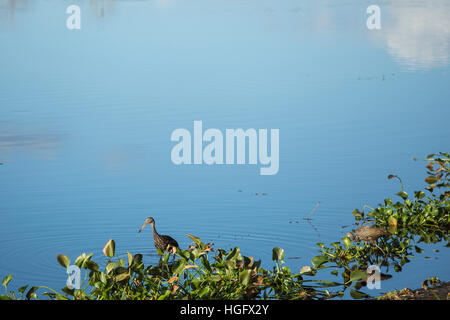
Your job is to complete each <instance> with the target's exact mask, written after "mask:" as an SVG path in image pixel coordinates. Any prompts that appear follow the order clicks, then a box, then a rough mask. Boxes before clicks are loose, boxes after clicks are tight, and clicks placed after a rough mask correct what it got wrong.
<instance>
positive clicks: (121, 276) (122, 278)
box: [115, 273, 130, 282]
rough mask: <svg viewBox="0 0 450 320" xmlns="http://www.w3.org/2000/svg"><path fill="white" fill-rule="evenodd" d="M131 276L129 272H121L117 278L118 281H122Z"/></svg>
mask: <svg viewBox="0 0 450 320" xmlns="http://www.w3.org/2000/svg"><path fill="white" fill-rule="evenodd" d="M129 276H130V275H129V274H128V273H121V274H119V275H117V276H116V278H115V279H116V281H117V282H120V281H124V280H126V279H128V277H129Z"/></svg>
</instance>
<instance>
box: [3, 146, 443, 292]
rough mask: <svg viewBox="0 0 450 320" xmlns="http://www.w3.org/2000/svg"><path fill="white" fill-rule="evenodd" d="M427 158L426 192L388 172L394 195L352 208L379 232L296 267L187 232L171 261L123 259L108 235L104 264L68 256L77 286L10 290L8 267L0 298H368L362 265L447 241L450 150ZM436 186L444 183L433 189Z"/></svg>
mask: <svg viewBox="0 0 450 320" xmlns="http://www.w3.org/2000/svg"><path fill="white" fill-rule="evenodd" d="M426 161H427V163H428V164H427V174H428V176H427V177H426V178H425V182H426V183H427V187H426V190H425V191H426V192H427V193H428V194H426V193H425V192H424V191H416V192H414V196H413V197H410V196H409V195H408V194H407V193H406V192H405V190H404V188H403V183H402V180H401V179H400V178H399V177H398V176H395V175H389V176H388V179H397V180H398V181H399V183H400V186H401V191H399V192H398V193H397V194H396V196H398V197H399V198H400V200H399V201H396V202H394V200H393V199H391V198H387V199H385V200H384V203H383V204H379V205H378V206H377V207H376V208H370V207H368V206H364V208H363V209H362V211H360V210H358V209H355V210H354V211H353V213H352V214H353V216H354V218H355V225H357V226H360V228H359V229H358V230H362V229H364V225H365V224H369V223H370V224H371V225H372V226H374V227H375V228H376V229H374V230H383V232H381V233H383V235H385V236H384V237H372V238H370V237H369V238H366V239H365V238H364V237H363V236H361V233H358V231H357V232H356V233H355V236H353V235H352V236H350V235H349V236H346V237H343V238H342V239H341V240H340V241H336V242H333V243H331V244H329V245H325V244H324V243H317V246H318V247H319V254H318V255H317V256H315V257H313V258H312V260H311V265H309V266H303V267H302V268H300V270H298V271H294V270H291V269H290V268H288V267H287V266H285V265H284V259H285V252H284V249H282V248H278V247H277V248H273V250H272V260H273V263H274V265H273V268H272V269H264V268H262V267H261V261H260V260H258V261H255V260H254V258H253V257H252V256H244V255H243V254H242V253H241V252H240V248H239V247H235V248H232V249H230V250H228V251H227V250H223V249H214V248H213V244H212V243H206V244H205V243H203V242H202V241H201V239H200V238H198V237H195V236H192V235H189V234H187V236H188V237H189V238H190V239H191V240H192V244H191V245H190V246H189V248H188V249H187V250H183V249H180V248H178V249H177V250H176V251H175V255H176V260H175V262H173V263H169V258H170V256H171V255H172V254H173V252H163V251H162V250H161V249H159V248H158V249H157V252H158V254H159V256H160V257H161V259H160V262H159V264H158V265H157V266H152V265H150V266H145V265H144V263H143V262H142V255H141V254H134V255H133V254H131V253H130V252H128V251H127V261H126V260H125V259H123V258H119V257H118V255H117V253H116V245H115V242H114V240H110V241H108V243H107V244H106V245H105V247H104V248H103V253H104V255H105V256H107V257H108V258H109V260H108V262H107V263H106V265H105V267H104V268H103V269H101V268H100V266H99V265H98V264H97V263H96V262H94V261H93V260H92V257H93V254H92V253H91V254H85V253H83V254H82V255H80V256H79V257H78V258H77V259H76V260H75V262H74V264H75V265H76V266H77V267H78V268H79V269H80V270H81V271H84V273H85V278H84V280H83V281H82V283H81V284H80V288H79V289H75V288H73V287H72V286H70V288H69V286H66V287H64V288H62V289H61V292H58V291H55V290H53V289H50V288H48V287H45V286H39V287H37V286H33V287H30V288H29V287H28V286H27V285H26V286H23V287H20V288H19V289H18V292H17V294H16V292H14V291H10V290H8V284H9V283H10V281H11V280H12V275H8V276H6V277H5V278H4V279H3V281H2V285H3V286H4V288H5V292H6V294H4V295H0V299H38V295H37V294H38V290H39V292H41V295H42V296H46V297H49V298H50V299H56V300H65V299H95V300H111V299H150V300H156V299H158V300H159V299H224V300H228V299H302V300H303V299H332V298H335V297H343V296H344V293H345V292H346V291H347V292H349V293H350V296H351V297H352V298H353V299H364V298H371V297H370V296H369V295H368V294H366V293H364V292H362V291H360V289H361V288H362V286H364V285H368V282H369V281H370V276H371V272H370V271H369V270H370V268H369V269H368V267H369V266H371V265H377V266H380V267H382V268H383V269H385V272H386V273H380V280H385V279H389V278H391V277H392V275H391V274H389V273H388V272H391V271H392V270H391V269H392V268H393V271H394V272H400V271H401V270H402V267H403V266H404V265H405V264H406V263H408V262H409V261H410V258H412V257H413V256H414V254H420V253H422V252H423V249H422V248H421V247H420V246H422V244H430V243H437V242H440V241H446V242H447V245H446V246H447V247H448V246H449V232H448V231H449V227H450V216H449V212H450V192H449V191H448V190H446V189H448V188H449V175H450V172H449V163H450V158H449V155H448V154H447V153H439V154H438V155H434V154H432V155H429V156H428V157H427V159H426ZM441 189H443V190H444V191H443V192H441V193H437V192H436V190H441ZM316 207H317V206H316ZM366 208H368V211H365V210H366ZM311 214H312V213H311ZM311 214H310V216H311ZM361 226H363V227H362V228H361ZM381 233H380V234H381ZM351 238H352V239H353V241H352V240H351ZM365 240H366V241H368V242H369V244H367V243H365ZM372 244H374V245H372ZM292 258H297V257H292ZM57 261H58V263H59V264H60V265H61V266H62V267H64V268H66V269H67V270H69V268H68V267H70V266H71V265H70V260H69V258H68V257H67V256H66V255H63V254H60V255H58V256H57ZM323 272H330V273H331V274H332V275H334V276H336V281H327V280H320V279H319V278H320V275H322V273H323ZM68 274H69V272H68ZM339 275H340V277H339ZM438 284H440V282H438V281H437V279H436V278H430V279H427V281H426V282H424V284H423V285H424V288H425V287H427V290H428V291H427V292H429V293H431V294H433V291H432V290H433V286H436V285H438ZM429 288H431V291H430V290H429ZM424 290H425V289H424ZM395 294H397V293H395ZM392 295H393V294H391V296H392ZM388 296H389V294H387V296H386V297H388ZM406 296H408V295H406Z"/></svg>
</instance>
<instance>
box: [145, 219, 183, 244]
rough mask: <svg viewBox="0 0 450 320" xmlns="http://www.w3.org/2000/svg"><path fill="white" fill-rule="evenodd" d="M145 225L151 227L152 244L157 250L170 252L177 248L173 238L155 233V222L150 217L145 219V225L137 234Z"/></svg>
mask: <svg viewBox="0 0 450 320" xmlns="http://www.w3.org/2000/svg"><path fill="white" fill-rule="evenodd" d="M147 224H150V225H151V226H152V231H153V243H154V245H155V247H156V248H157V249H161V250H162V251H167V250H171V249H172V248H178V242H177V241H176V240H175V239H174V238H172V237H171V236H167V235H161V234H159V233H158V232H157V231H156V228H155V220H154V219H153V218H152V217H148V218H147V219H145V223H144V224H143V226H142V227H141V229H140V230H139V232H141V231H142V229H144V227H145V226H146V225H147Z"/></svg>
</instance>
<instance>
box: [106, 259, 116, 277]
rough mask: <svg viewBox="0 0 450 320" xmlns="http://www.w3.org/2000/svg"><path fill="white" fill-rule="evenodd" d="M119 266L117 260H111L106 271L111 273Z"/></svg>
mask: <svg viewBox="0 0 450 320" xmlns="http://www.w3.org/2000/svg"><path fill="white" fill-rule="evenodd" d="M118 266H119V264H118V263H117V262H109V263H108V264H107V265H106V267H105V270H106V273H107V274H109V273H110V272H111V271H112V270H113V269H115V268H116V267H118Z"/></svg>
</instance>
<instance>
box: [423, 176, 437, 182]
mask: <svg viewBox="0 0 450 320" xmlns="http://www.w3.org/2000/svg"><path fill="white" fill-rule="evenodd" d="M438 181H439V178H437V177H434V176H428V177H426V178H425V182H426V183H428V184H434V183H436V182H438Z"/></svg>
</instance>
